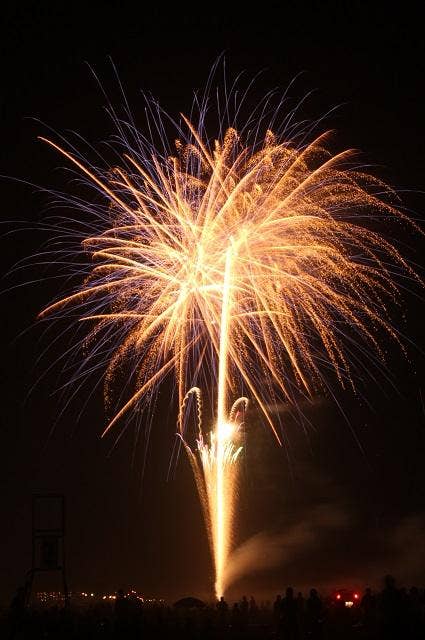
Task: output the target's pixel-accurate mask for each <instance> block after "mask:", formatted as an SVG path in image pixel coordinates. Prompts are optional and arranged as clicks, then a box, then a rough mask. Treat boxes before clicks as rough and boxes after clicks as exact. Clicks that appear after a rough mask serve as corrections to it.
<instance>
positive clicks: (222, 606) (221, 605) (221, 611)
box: [216, 596, 229, 627]
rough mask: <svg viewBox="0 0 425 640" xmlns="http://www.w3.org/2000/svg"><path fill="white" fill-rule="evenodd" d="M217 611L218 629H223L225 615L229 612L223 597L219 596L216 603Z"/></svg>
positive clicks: (225, 619)
mask: <svg viewBox="0 0 425 640" xmlns="http://www.w3.org/2000/svg"><path fill="white" fill-rule="evenodd" d="M216 606H217V611H218V623H219V625H220V627H224V626H225V625H226V622H227V614H228V611H229V605H228V604H227V602H226V600H225V599H224V596H221V598H220V600H219V601H218V602H217V605H216Z"/></svg>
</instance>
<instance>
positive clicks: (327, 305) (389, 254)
mask: <svg viewBox="0 0 425 640" xmlns="http://www.w3.org/2000/svg"><path fill="white" fill-rule="evenodd" d="M199 122H200V124H199V126H198V125H195V124H194V123H193V122H192V121H191V120H189V119H188V118H186V117H185V116H182V121H181V126H179V127H178V139H177V141H176V143H175V152H174V153H164V152H163V151H161V150H158V149H156V148H154V146H153V145H152V144H146V142H144V139H143V138H142V136H140V138H139V144H138V146H137V145H129V146H128V148H127V149H126V151H125V153H124V154H123V157H122V162H121V164H120V166H115V167H113V168H110V169H107V170H101V169H98V168H95V167H92V166H90V165H89V164H88V163H86V162H85V161H84V160H83V159H82V158H81V157H80V156H79V155H77V153H76V152H74V151H73V150H68V148H65V147H64V146H60V145H58V144H56V143H55V142H53V141H51V140H45V141H46V142H47V143H48V144H49V145H50V146H52V147H54V148H55V149H56V150H58V151H59V152H60V153H61V154H62V155H63V156H65V157H66V158H67V160H68V161H69V162H70V163H72V164H73V165H74V167H75V168H76V170H77V171H78V172H80V173H81V174H82V175H84V176H85V178H86V179H87V181H88V182H89V183H90V184H91V185H92V186H93V187H94V189H95V190H96V192H97V193H96V198H95V199H94V200H93V203H92V204H91V203H85V204H84V215H85V216H91V220H90V225H91V227H90V232H89V233H88V234H87V235H86V237H83V238H82V247H83V250H84V252H85V253H86V255H87V256H88V257H89V259H90V260H89V261H88V263H87V264H88V265H89V269H88V272H87V274H86V277H85V279H84V280H83V282H82V283H81V286H79V288H78V289H77V290H76V291H73V292H70V294H69V295H67V296H66V297H63V298H61V299H60V300H58V301H57V302H54V303H53V304H51V305H50V306H48V307H47V308H46V309H44V310H43V311H42V313H41V314H40V315H41V317H42V318H45V317H47V316H52V315H53V314H56V315H57V314H59V315H60V314H63V313H67V312H68V311H69V310H73V313H75V312H77V314H78V316H79V318H80V319H81V320H82V321H84V322H86V323H87V325H88V333H89V335H90V344H95V342H96V341H102V340H103V339H104V340H105V342H104V343H102V344H103V345H106V344H107V345H112V347H111V348H109V346H108V365H107V369H106V373H105V397H106V400H107V402H109V401H110V398H111V397H112V396H113V387H114V377H115V374H116V372H117V371H119V370H120V369H122V366H123V365H124V367H125V366H126V365H127V366H128V363H131V367H132V368H133V370H134V372H135V378H136V381H135V386H134V390H133V393H132V395H131V397H130V398H128V399H126V401H124V402H123V404H122V406H120V407H119V409H118V410H117V411H116V413H115V414H114V415H113V417H112V419H111V420H110V422H109V424H108V425H107V426H106V429H105V433H106V432H108V431H110V430H111V429H112V428H113V427H115V426H116V425H117V423H118V422H119V421H120V420H121V419H123V418H125V417H126V416H128V415H130V414H131V413H132V412H134V411H135V410H136V409H138V408H139V407H140V406H142V405H143V403H144V402H145V400H146V398H149V399H151V398H152V394H153V393H154V392H155V390H156V389H157V388H158V385H159V384H160V383H161V381H162V380H164V378H166V377H167V376H168V375H169V374H170V373H171V372H174V376H175V381H176V385H177V389H178V402H179V419H178V430H179V433H180V436H181V438H182V440H183V442H184V446H185V447H186V450H187V452H188V454H189V457H190V459H191V463H192V467H193V469H194V473H195V478H196V481H197V485H198V490H199V494H200V497H201V501H202V503H203V508H204V514H205V520H206V524H207V528H208V533H209V539H210V542H211V548H212V552H213V557H214V561H215V571H216V585H215V588H216V594H217V595H218V596H219V595H222V594H223V593H224V591H225V588H226V572H225V568H226V562H227V560H228V557H229V553H230V550H231V539H232V531H233V529H234V512H235V497H236V492H237V484H238V461H239V459H240V453H241V446H240V443H239V439H240V437H239V425H240V423H241V421H242V420H243V408H244V407H245V406H246V402H247V398H246V397H242V398H240V400H236V399H237V397H238V395H240V392H241V390H242V392H243V394H244V396H247V397H249V398H250V400H252V401H253V402H254V403H255V404H256V405H257V406H258V407H259V409H260V411H261V412H262V414H263V416H264V419H265V421H266V422H267V423H268V424H269V426H270V428H271V429H272V430H273V432H274V434H275V436H276V438H277V440H278V441H279V442H280V441H281V439H282V435H281V430H280V429H279V428H278V425H276V424H275V423H274V421H273V419H272V416H271V415H270V413H269V410H268V407H269V406H270V405H271V404H273V402H276V401H277V399H279V398H281V399H284V401H285V402H289V403H290V402H293V401H294V396H295V391H294V390H297V389H301V390H302V391H303V393H304V394H305V395H311V394H312V393H314V392H316V391H317V389H318V388H320V387H321V385H323V384H324V383H323V372H324V371H328V370H330V369H332V370H333V371H334V372H335V373H336V376H337V377H338V379H339V382H340V383H341V385H342V386H343V387H345V386H347V385H350V384H352V382H351V380H352V376H351V358H350V355H349V350H348V349H347V344H348V343H349V344H350V345H352V344H357V343H361V344H363V345H365V344H366V345H367V346H368V348H370V350H371V351H373V352H374V353H375V354H377V356H378V357H379V356H380V355H382V354H381V350H380V346H379V344H378V341H377V337H376V336H377V335H378V332H380V333H382V332H384V333H387V334H389V335H390V336H392V337H393V338H394V339H396V340H397V339H398V338H397V334H396V332H395V330H394V329H393V328H392V326H391V324H390V322H389V320H388V319H387V311H386V306H385V304H386V302H385V301H388V300H391V298H395V297H396V295H397V290H396V287H395V285H394V282H393V269H394V268H402V269H407V270H409V267H408V266H407V265H406V264H405V263H404V261H403V259H402V257H401V256H400V254H399V252H398V251H397V249H396V248H395V247H394V246H393V245H392V244H391V243H390V242H388V241H387V240H385V239H384V237H382V235H380V234H378V233H377V232H376V231H374V230H373V229H372V228H370V225H367V226H365V225H364V224H363V222H364V221H365V220H367V218H368V217H369V218H374V217H378V218H380V219H384V218H388V217H392V218H395V219H397V220H399V221H400V220H403V219H404V216H403V214H401V213H400V212H399V211H398V210H396V208H395V207H394V206H393V205H392V204H391V202H394V197H393V196H394V194H392V192H391V191H390V190H389V189H388V188H387V187H386V186H385V185H383V184H382V183H381V182H380V181H378V180H377V179H375V178H373V177H371V176H370V175H368V174H366V173H365V172H364V171H362V170H361V169H358V168H357V169H356V168H354V165H353V156H354V152H352V151H343V152H341V153H337V154H332V153H331V152H330V151H329V147H330V143H329V140H330V136H331V134H330V133H324V134H322V135H320V136H319V137H317V138H316V139H314V140H312V141H310V142H309V143H308V144H306V143H302V144H301V143H300V144H297V143H296V142H294V140H293V139H286V138H285V137H282V136H280V135H278V134H275V133H273V131H271V130H268V129H267V130H265V131H264V133H263V135H262V137H261V138H260V136H259V132H260V129H259V128H257V129H256V131H255V135H251V136H250V135H249V134H246V133H244V132H245V131H246V130H247V129H246V127H245V128H243V129H242V133H238V131H237V130H236V128H235V127H233V126H229V127H228V128H227V129H222V130H221V131H220V134H219V135H218V136H217V138H216V139H214V138H213V139H212V140H211V139H210V138H208V137H207V135H206V133H205V128H204V125H203V118H200V120H199ZM133 133H134V132H133ZM164 146H165V145H164ZM99 193H100V197H101V198H102V199H103V203H104V204H102V205H96V204H94V202H95V200H96V201H97V202H98V201H99ZM93 225H97V229H96V230H95V231H93V230H92V227H93ZM102 336H107V339H106V338H102ZM201 389H202V390H203V392H204V391H205V390H206V391H207V392H208V393H210V392H211V390H213V394H214V398H215V401H214V403H215V406H216V417H215V419H214V422H213V424H208V425H207V429H206V432H207V433H205V430H204V425H202V422H201V413H202V408H201V397H200V394H201V391H200V390H201ZM192 396H196V398H197V400H196V402H197V414H198V436H197V444H196V445H195V446H192V445H191V444H189V443H188V438H187V433H186V429H185V425H186V418H185V416H186V410H185V407H186V405H187V402H188V401H189V400H190V398H191V397H192ZM235 400H236V405H234V406H233V408H232V402H234V401H235Z"/></svg>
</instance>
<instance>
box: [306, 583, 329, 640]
mask: <svg viewBox="0 0 425 640" xmlns="http://www.w3.org/2000/svg"><path fill="white" fill-rule="evenodd" d="M305 613H306V633H307V637H308V638H311V639H312V640H313V639H314V640H316V639H317V640H318V639H319V638H321V637H322V629H323V615H324V611H323V604H322V601H321V599H320V597H319V594H318V593H317V591H316V589H310V595H309V597H308V598H307V601H306V603H305Z"/></svg>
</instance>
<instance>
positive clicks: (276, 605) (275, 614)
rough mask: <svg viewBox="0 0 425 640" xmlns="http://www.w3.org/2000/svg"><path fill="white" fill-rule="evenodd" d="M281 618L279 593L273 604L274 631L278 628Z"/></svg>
mask: <svg viewBox="0 0 425 640" xmlns="http://www.w3.org/2000/svg"><path fill="white" fill-rule="evenodd" d="M281 617H282V596H281V595H280V593H278V594H277V596H276V600H275V601H274V602H273V621H274V625H275V628H276V629H278V628H279V626H280V620H281Z"/></svg>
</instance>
